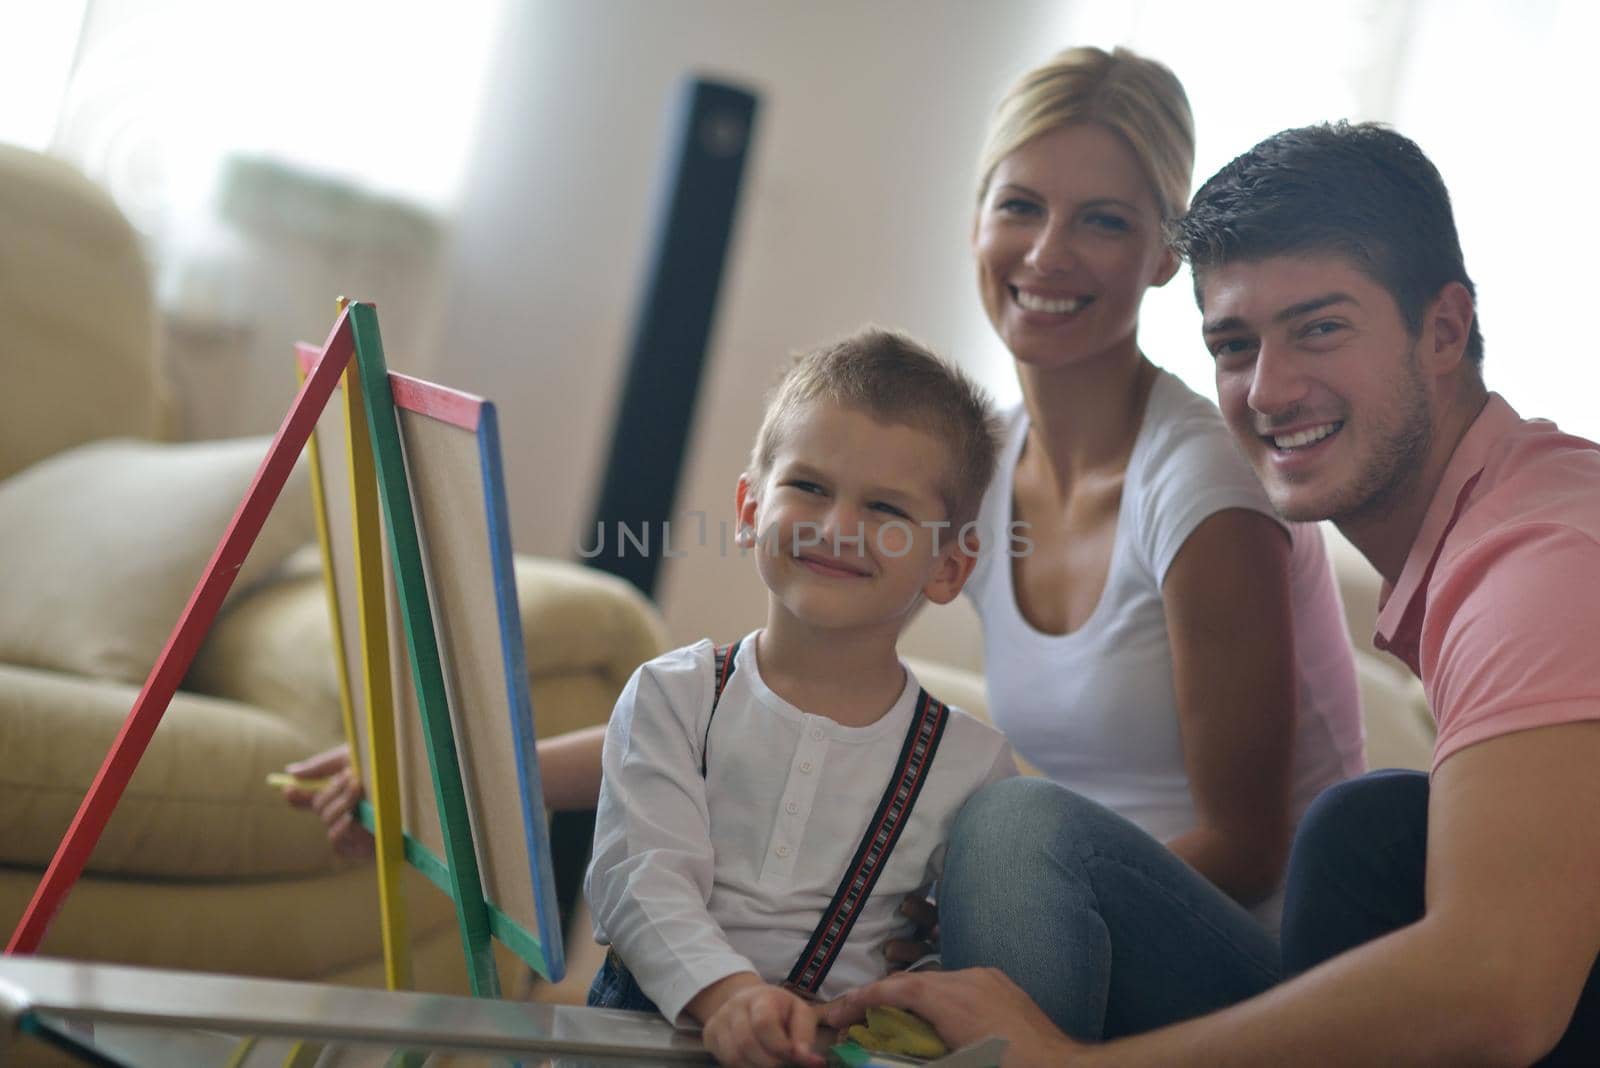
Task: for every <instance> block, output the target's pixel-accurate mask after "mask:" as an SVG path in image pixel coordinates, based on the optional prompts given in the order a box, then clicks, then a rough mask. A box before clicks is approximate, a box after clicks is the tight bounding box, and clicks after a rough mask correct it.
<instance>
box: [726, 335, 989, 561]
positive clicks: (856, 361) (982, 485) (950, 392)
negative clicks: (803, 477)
mask: <svg viewBox="0 0 1600 1068" xmlns="http://www.w3.org/2000/svg"><path fill="white" fill-rule="evenodd" d="M819 400H824V401H831V402H832V403H834V404H838V405H840V406H842V407H845V408H851V409H854V410H856V411H859V412H864V413H865V414H867V415H870V416H872V418H874V419H876V420H878V421H879V422H881V423H894V424H899V425H902V426H908V427H911V428H912V429H914V430H922V431H925V432H927V433H929V434H931V435H933V436H934V437H935V438H938V439H939V440H940V441H941V442H943V443H944V445H945V453H946V455H945V462H944V471H943V472H942V473H941V474H940V476H939V480H938V485H939V494H940V497H941V499H942V500H943V502H944V506H945V513H946V518H947V519H948V520H949V522H950V524H951V526H952V527H954V528H956V529H958V530H959V529H960V528H961V527H963V526H965V525H966V524H967V523H970V522H972V521H973V520H974V519H976V518H977V515H978V507H979V505H980V504H981V503H982V502H983V494H984V491H985V490H986V489H988V487H989V479H990V478H991V477H992V476H993V474H994V466H995V457H996V456H997V455H998V454H999V451H1000V427H999V421H998V420H997V419H996V418H995V415H994V411H993V408H992V406H991V405H990V403H989V397H988V394H987V393H985V392H984V390H983V388H982V387H981V386H979V385H978V384H977V383H975V382H974V381H973V380H972V379H971V378H969V377H968V376H967V375H966V374H965V373H963V372H962V371H961V370H960V369H959V368H957V367H955V366H953V365H951V364H949V363H946V362H945V361H944V360H941V359H940V358H939V357H937V356H935V355H934V354H933V353H932V352H930V351H928V349H926V348H925V347H923V346H922V345H921V344H919V343H918V342H917V341H915V340H913V339H912V338H910V337H907V336H906V335H905V334H901V333H898V332H896V331H893V330H884V329H882V328H880V327H875V326H869V327H864V328H863V329H861V330H858V331H856V332H855V333H854V334H851V335H850V336H849V337H846V338H843V339H842V340H839V341H835V342H833V343H831V344H828V345H824V346H822V347H821V348H817V349H813V350H812V351H810V352H806V353H802V354H801V355H799V356H797V357H796V358H795V359H794V361H793V363H791V364H790V365H789V369H788V370H787V371H786V372H785V373H784V376H783V379H782V380H781V381H780V382H779V383H778V386H777V388H776V389H774V390H773V392H772V394H771V396H770V397H769V398H768V401H767V410H766V415H765V416H763V418H762V420H761V429H760V431H759V432H757V434H756V443H755V448H754V449H752V450H751V453H750V469H749V470H748V471H747V472H746V474H747V475H748V476H749V478H750V481H751V482H752V483H754V484H756V485H758V486H759V485H762V484H763V483H764V482H765V481H766V477H767V474H768V473H769V471H770V469H771V467H772V457H773V455H774V454H776V452H777V450H778V445H779V443H780V442H781V440H782V437H783V434H784V431H785V430H787V429H788V427H789V425H790V424H791V423H792V422H793V421H794V420H795V419H797V418H800V417H801V415H802V411H803V409H804V408H805V406H806V405H807V404H810V403H812V402H815V401H819Z"/></svg>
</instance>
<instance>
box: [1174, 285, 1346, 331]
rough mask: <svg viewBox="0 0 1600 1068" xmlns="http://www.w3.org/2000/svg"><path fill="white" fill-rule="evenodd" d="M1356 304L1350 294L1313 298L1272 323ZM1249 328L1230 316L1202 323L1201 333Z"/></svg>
mask: <svg viewBox="0 0 1600 1068" xmlns="http://www.w3.org/2000/svg"><path fill="white" fill-rule="evenodd" d="M1355 303H1358V302H1357V300H1356V298H1354V297H1352V296H1351V295H1350V294H1348V293H1327V294H1324V295H1323V296H1320V297H1312V298H1311V299H1310V300H1302V301H1300V302H1299V303H1298V304H1291V305H1289V306H1288V307H1287V308H1284V309H1283V310H1282V311H1280V312H1278V313H1277V314H1276V315H1274V316H1273V317H1272V321H1273V323H1276V324H1281V323H1287V322H1290V321H1291V320H1294V319H1298V318H1300V317H1301V316H1302V315H1310V314H1311V313H1312V312H1315V311H1321V310H1322V309H1323V308H1329V307H1332V306H1333V305H1335V304H1355ZM1248 326H1249V324H1248V323H1246V322H1245V320H1244V319H1242V318H1240V317H1239V316H1237V315H1229V316H1227V317H1225V318H1222V319H1212V320H1209V321H1207V322H1204V323H1202V324H1201V326H1200V332H1201V333H1202V334H1221V333H1226V332H1229V331H1233V330H1243V329H1247V328H1248Z"/></svg>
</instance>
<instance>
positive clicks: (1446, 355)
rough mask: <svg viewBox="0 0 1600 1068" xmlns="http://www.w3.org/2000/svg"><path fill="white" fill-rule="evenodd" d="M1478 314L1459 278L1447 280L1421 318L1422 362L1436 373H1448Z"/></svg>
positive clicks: (1460, 354)
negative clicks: (1455, 280)
mask: <svg viewBox="0 0 1600 1068" xmlns="http://www.w3.org/2000/svg"><path fill="white" fill-rule="evenodd" d="M1476 314H1477V312H1476V310H1475V309H1474V308H1473V305H1472V294H1471V293H1469V292H1467V287H1466V286H1464V285H1462V284H1461V283H1460V282H1446V283H1445V286H1444V288H1443V289H1441V290H1439V295H1438V296H1436V297H1434V298H1433V301H1432V303H1430V304H1429V305H1428V307H1427V309H1426V310H1425V311H1424V312H1423V318H1422V338H1421V341H1422V344H1421V345H1420V346H1419V351H1420V353H1421V357H1422V365H1423V367H1424V368H1426V369H1427V370H1428V371H1430V372H1432V373H1433V374H1435V375H1443V374H1449V373H1450V372H1451V371H1454V370H1455V369H1456V368H1457V367H1459V366H1460V365H1461V361H1462V359H1464V358H1465V357H1466V354H1467V340H1468V338H1470V337H1471V336H1472V320H1473V318H1474V316H1475V315H1476Z"/></svg>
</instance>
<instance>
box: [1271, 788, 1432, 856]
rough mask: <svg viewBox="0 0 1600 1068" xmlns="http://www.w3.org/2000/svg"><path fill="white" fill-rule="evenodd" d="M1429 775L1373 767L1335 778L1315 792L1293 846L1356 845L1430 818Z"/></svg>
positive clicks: (1353, 846) (1346, 847)
mask: <svg viewBox="0 0 1600 1068" xmlns="http://www.w3.org/2000/svg"><path fill="white" fill-rule="evenodd" d="M1427 808H1428V777H1427V776H1426V775H1424V774H1422V773H1421V772H1420V771H1401V770H1389V771H1374V772H1371V773H1369V774H1366V775H1362V776H1359V777H1357V778H1354V779H1349V780H1347V781H1345V782H1341V783H1336V784H1335V785H1333V786H1330V787H1328V788H1327V789H1326V790H1324V791H1322V793H1320V794H1318V795H1317V798H1316V800H1315V801H1313V802H1312V803H1311V807H1310V808H1308V809H1306V814H1305V816H1304V817H1302V818H1301V820H1300V827H1299V830H1298V832H1297V833H1296V835H1295V848H1296V849H1297V850H1304V849H1307V848H1314V849H1316V850H1318V851H1319V852H1322V851H1326V850H1330V849H1336V850H1343V849H1348V848H1354V849H1356V850H1361V849H1362V848H1364V846H1365V845H1366V844H1367V843H1370V842H1372V841H1373V840H1375V839H1379V838H1382V837H1384V832H1385V831H1387V830H1390V829H1392V828H1394V827H1395V826H1397V825H1404V824H1408V823H1411V822H1413V821H1414V820H1415V819H1416V818H1417V817H1418V816H1419V814H1420V815H1421V816H1422V817H1423V818H1426V813H1427Z"/></svg>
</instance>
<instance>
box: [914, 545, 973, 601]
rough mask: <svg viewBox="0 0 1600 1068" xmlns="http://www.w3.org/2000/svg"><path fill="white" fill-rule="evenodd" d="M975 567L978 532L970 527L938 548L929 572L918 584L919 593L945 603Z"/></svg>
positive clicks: (962, 584)
mask: <svg viewBox="0 0 1600 1068" xmlns="http://www.w3.org/2000/svg"><path fill="white" fill-rule="evenodd" d="M977 566H978V535H977V533H976V531H973V530H971V529H968V530H964V531H962V532H961V533H960V534H959V535H957V537H956V538H955V539H954V540H953V541H951V542H948V543H947V544H945V545H942V546H940V548H939V559H938V562H937V563H935V564H934V567H933V574H932V575H930V576H929V577H928V581H927V583H926V584H925V585H924V586H923V587H922V595H923V596H924V597H926V598H927V599H928V600H930V601H932V602H933V603H934V604H949V603H950V602H951V601H953V600H955V599H956V598H957V597H959V596H960V595H961V588H962V587H963V586H965V585H966V584H967V579H969V578H971V577H972V569H973V568H974V567H977Z"/></svg>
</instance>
